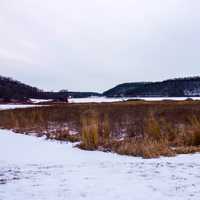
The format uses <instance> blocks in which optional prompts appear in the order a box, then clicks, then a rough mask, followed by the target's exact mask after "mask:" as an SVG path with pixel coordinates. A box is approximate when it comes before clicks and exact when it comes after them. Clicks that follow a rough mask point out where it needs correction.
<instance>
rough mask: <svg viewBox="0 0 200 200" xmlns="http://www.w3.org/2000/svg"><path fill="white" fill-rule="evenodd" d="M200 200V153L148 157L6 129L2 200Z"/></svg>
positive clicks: (0, 142)
mask: <svg viewBox="0 0 200 200" xmlns="http://www.w3.org/2000/svg"><path fill="white" fill-rule="evenodd" d="M28 199H30V200H82V199H85V200H147V199H151V200H161V199H162V200H199V199H200V154H193V155H180V156H177V157H171V158H163V157H162V158H159V159H149V160H145V159H142V158H135V157H128V156H120V155H117V154H114V153H103V152H96V151H93V152H89V151H82V150H79V149H77V148H73V145H72V144H71V143H60V142H56V141H48V140H45V139H44V138H36V137H33V136H25V135H20V134H14V133H12V132H11V131H8V130H0V200H28Z"/></svg>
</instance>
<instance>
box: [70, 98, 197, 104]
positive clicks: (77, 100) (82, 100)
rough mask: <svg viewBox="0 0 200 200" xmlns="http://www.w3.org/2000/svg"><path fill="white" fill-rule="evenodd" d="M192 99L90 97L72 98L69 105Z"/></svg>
mask: <svg viewBox="0 0 200 200" xmlns="http://www.w3.org/2000/svg"><path fill="white" fill-rule="evenodd" d="M188 98H190V97H130V98H128V97H126V98H125V97H124V98H123V97H121V98H107V97H88V98H71V99H69V103H90V102H95V103H101V102H118V101H126V100H128V99H143V100H145V101H162V100H176V101H182V100H186V99H188ZM191 99H193V100H200V97H191Z"/></svg>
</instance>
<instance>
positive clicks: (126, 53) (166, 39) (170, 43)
mask: <svg viewBox="0 0 200 200" xmlns="http://www.w3.org/2000/svg"><path fill="white" fill-rule="evenodd" d="M199 8H200V2H199V1H198V0H193V1H189V0H166V1H160V0H152V1H149V0H140V1H138V0H125V1H122V0H85V1H82V0H74V1H68V0H58V1H54V0H44V1H40V0H29V1H24V0H18V1H15V0H2V1H1V2H0V13H1V14H0V27H1V29H0V44H1V46H0V74H2V75H6V76H12V77H14V78H16V79H19V80H21V81H24V82H26V83H29V84H31V85H35V86H38V87H40V88H44V89H54V90H58V89H62V88H66V89H69V90H78V91H80V90H81V91H84V90H85V91H86V90H89V91H92V90H93V91H103V90H105V89H107V88H109V87H112V86H113V85H115V84H117V83H121V82H130V81H145V80H147V81H149V80H162V79H166V78H171V77H179V76H189V75H198V74H199V72H200V68H199V64H200V59H199V50H200V39H199V35H200V25H199V21H200V13H199Z"/></svg>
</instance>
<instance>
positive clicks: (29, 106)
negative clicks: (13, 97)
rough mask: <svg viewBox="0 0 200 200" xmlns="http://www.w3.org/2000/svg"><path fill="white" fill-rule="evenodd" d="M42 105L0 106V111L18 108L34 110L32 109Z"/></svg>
mask: <svg viewBox="0 0 200 200" xmlns="http://www.w3.org/2000/svg"><path fill="white" fill-rule="evenodd" d="M41 106H42V105H26V104H22V105H20V104H0V110H10V109H16V108H32V107H41Z"/></svg>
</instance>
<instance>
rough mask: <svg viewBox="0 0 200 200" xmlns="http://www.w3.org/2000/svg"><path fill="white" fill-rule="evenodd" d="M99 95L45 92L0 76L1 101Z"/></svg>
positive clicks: (62, 91)
mask: <svg viewBox="0 0 200 200" xmlns="http://www.w3.org/2000/svg"><path fill="white" fill-rule="evenodd" d="M94 95H100V94H98V93H92V92H68V91H66V90H61V91H60V92H46V91H43V90H41V89H38V88H36V87H32V86H29V85H26V84H24V83H22V82H20V81H17V80H14V79H12V78H8V77H4V76H0V98H1V99H5V100H6V99H7V100H8V99H20V100H23V99H29V98H33V99H59V100H64V99H67V98H68V96H71V97H80V98H81V97H88V96H94Z"/></svg>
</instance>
